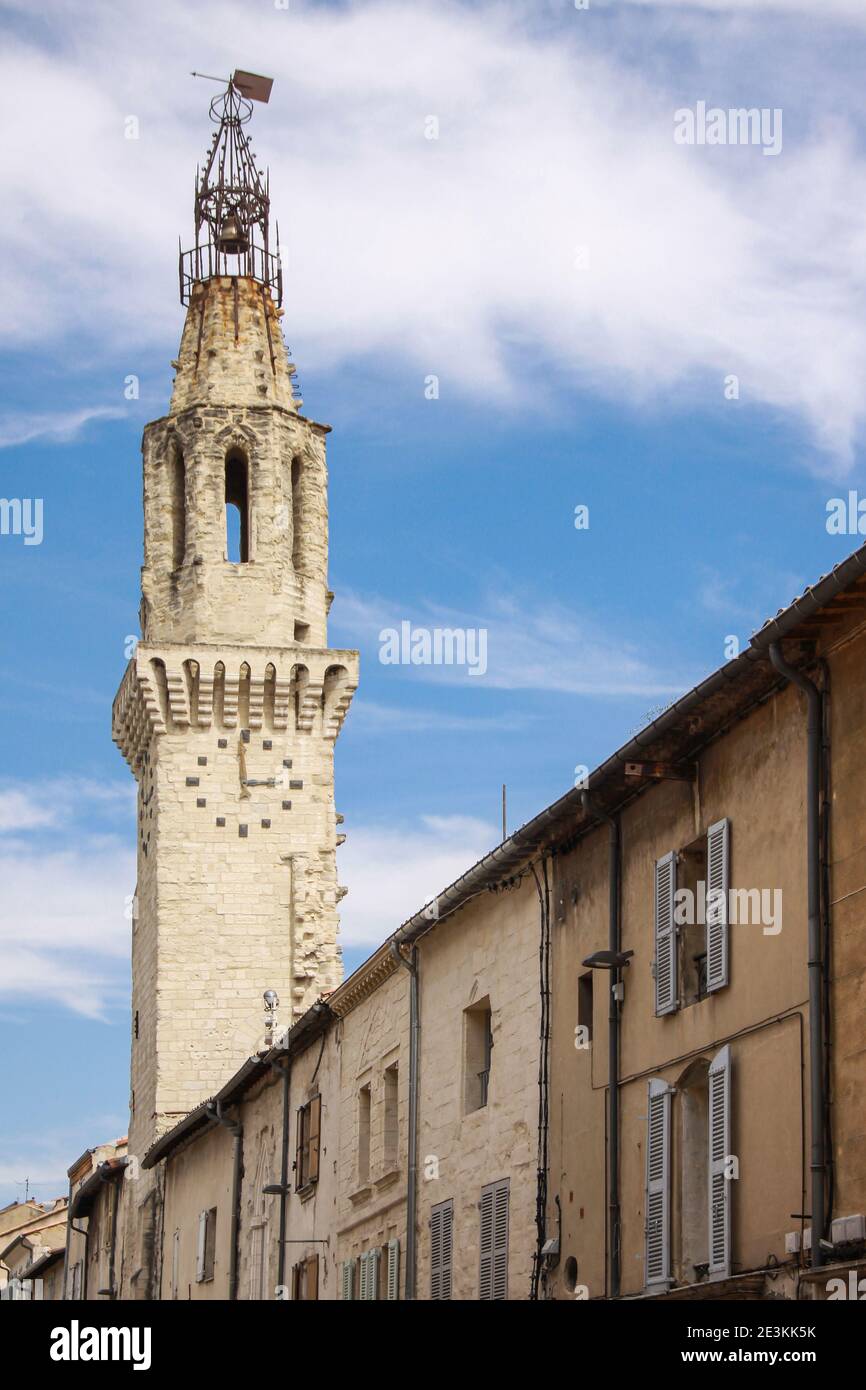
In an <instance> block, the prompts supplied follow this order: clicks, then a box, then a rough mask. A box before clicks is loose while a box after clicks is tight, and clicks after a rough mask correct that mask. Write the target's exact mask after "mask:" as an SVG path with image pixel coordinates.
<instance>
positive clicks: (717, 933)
mask: <svg viewBox="0 0 866 1390" xmlns="http://www.w3.org/2000/svg"><path fill="white" fill-rule="evenodd" d="M729 827H730V822H729V821H726V820H720V821H717V822H716V824H715V825H711V826H710V828H709V830H708V831H707V992H708V993H711V992H712V991H713V990H714V989H721V988H722V987H723V985H726V984H727V983H728V888H729V879H730V871H729V864H730V852H729V844H730V829H729Z"/></svg>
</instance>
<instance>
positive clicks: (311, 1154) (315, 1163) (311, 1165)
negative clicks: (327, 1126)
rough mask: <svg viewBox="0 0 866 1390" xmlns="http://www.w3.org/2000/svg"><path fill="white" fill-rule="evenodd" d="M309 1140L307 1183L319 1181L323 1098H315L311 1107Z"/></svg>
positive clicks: (311, 1102)
mask: <svg viewBox="0 0 866 1390" xmlns="http://www.w3.org/2000/svg"><path fill="white" fill-rule="evenodd" d="M309 1111H310V1118H309V1140H308V1153H307V1172H306V1179H307V1182H318V1181H319V1132H320V1130H321V1127H322V1097H321V1096H314V1097H313V1099H312V1100H311V1101H310V1106H309Z"/></svg>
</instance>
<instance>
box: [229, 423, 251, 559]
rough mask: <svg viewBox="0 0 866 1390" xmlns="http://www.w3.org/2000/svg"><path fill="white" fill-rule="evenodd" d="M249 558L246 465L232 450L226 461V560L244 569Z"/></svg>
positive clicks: (241, 456)
mask: <svg viewBox="0 0 866 1390" xmlns="http://www.w3.org/2000/svg"><path fill="white" fill-rule="evenodd" d="M249 558H250V508H249V477H248V469H247V461H246V459H245V458H244V456H243V454H241V453H240V452H239V450H237V449H233V450H232V451H231V453H230V454H229V455H228V457H227V458H226V559H227V560H229V561H230V563H231V564H233V565H245V564H246V562H247V561H248V560H249Z"/></svg>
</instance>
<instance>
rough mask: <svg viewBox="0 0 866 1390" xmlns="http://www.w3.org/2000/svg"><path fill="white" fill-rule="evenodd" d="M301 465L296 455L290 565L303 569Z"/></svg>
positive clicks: (293, 470)
mask: <svg viewBox="0 0 866 1390" xmlns="http://www.w3.org/2000/svg"><path fill="white" fill-rule="evenodd" d="M302 475H303V464H302V463H301V460H300V458H299V456H298V455H297V454H296V455H295V457H294V458H293V459H292V565H293V567H294V569H296V570H301V569H302V568H303V565H302V558H303V549H302V547H303V536H304V498H303V489H302V487H301V482H302Z"/></svg>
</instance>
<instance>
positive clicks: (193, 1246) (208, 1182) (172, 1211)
mask: <svg viewBox="0 0 866 1390" xmlns="http://www.w3.org/2000/svg"><path fill="white" fill-rule="evenodd" d="M233 1154H234V1141H233V1139H232V1136H231V1134H230V1133H229V1131H228V1130H227V1129H226V1127H225V1126H224V1125H215V1126H214V1127H213V1128H212V1129H210V1130H208V1131H207V1133H205V1134H202V1135H201V1136H200V1137H198V1138H196V1139H195V1140H194V1141H192V1142H190V1143H189V1144H188V1145H186V1146H183V1147H181V1148H179V1149H178V1150H176V1151H175V1153H173V1154H172V1155H171V1156H170V1157H169V1158H168V1159H167V1160H166V1162H165V1198H164V1202H165V1205H164V1218H163V1235H162V1247H161V1253H162V1275H161V1283H160V1289H159V1293H158V1295H157V1296H158V1297H161V1298H164V1299H170V1298H171V1270H172V1242H173V1236H174V1232H175V1231H178V1232H179V1233H180V1240H179V1246H178V1266H177V1269H178V1279H177V1297H178V1299H192V1300H197V1299H198V1300H202V1299H203V1300H212V1299H225V1298H228V1295H229V1266H230V1260H231V1227H232V1173H233ZM211 1207H216V1209H217V1223H216V1243H215V1255H214V1276H213V1279H212V1280H208V1281H206V1282H203V1283H197V1282H196V1257H197V1251H198V1225H199V1214H200V1213H201V1212H202V1211H206V1210H209V1209H210V1208H211Z"/></svg>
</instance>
